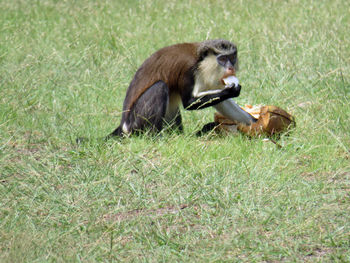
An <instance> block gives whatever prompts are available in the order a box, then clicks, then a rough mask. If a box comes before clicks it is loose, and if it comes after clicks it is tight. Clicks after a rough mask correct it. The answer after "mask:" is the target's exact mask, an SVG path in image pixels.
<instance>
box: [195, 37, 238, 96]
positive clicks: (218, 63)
mask: <svg viewBox="0 0 350 263" xmlns="http://www.w3.org/2000/svg"><path fill="white" fill-rule="evenodd" d="M197 52H198V57H199V60H200V61H199V64H198V71H197V74H198V76H199V77H200V79H201V81H202V82H203V84H204V85H205V86H206V87H207V88H209V89H217V88H219V87H220V86H221V87H222V86H223V85H225V83H224V81H223V79H225V78H227V77H229V76H235V75H236V71H237V70H238V58H237V47H236V46H235V45H234V44H233V43H231V42H230V41H227V40H223V39H215V40H207V41H204V42H201V43H200V45H199V47H198V50H197Z"/></svg>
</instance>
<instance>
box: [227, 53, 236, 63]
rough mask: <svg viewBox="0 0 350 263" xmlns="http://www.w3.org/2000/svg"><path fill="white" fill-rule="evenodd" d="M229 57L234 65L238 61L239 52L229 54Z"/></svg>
mask: <svg viewBox="0 0 350 263" xmlns="http://www.w3.org/2000/svg"><path fill="white" fill-rule="evenodd" d="M227 59H228V60H229V61H230V62H231V64H232V65H235V64H236V62H237V54H236V53H232V54H229V55H227Z"/></svg>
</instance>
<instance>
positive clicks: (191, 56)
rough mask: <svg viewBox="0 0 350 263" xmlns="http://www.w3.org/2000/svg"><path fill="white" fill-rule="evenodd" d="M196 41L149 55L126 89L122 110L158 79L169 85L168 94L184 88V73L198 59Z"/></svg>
mask: <svg viewBox="0 0 350 263" xmlns="http://www.w3.org/2000/svg"><path fill="white" fill-rule="evenodd" d="M198 46H199V44H198V43H183V44H177V45H173V46H169V47H165V48H162V49H160V50H158V51H157V52H156V53H154V54H153V55H151V56H150V57H149V58H148V59H147V60H146V61H145V62H144V63H143V64H142V65H141V67H140V68H139V69H138V71H137V72H136V74H135V76H134V79H133V80H132V82H131V83H130V87H132V88H130V87H129V89H128V91H127V94H126V98H125V102H124V107H123V108H124V111H129V110H130V109H131V108H132V106H133V105H134V103H135V102H136V101H137V100H138V98H139V97H140V96H141V95H142V94H143V93H144V92H145V91H146V90H147V89H148V88H149V87H150V86H151V85H153V84H154V83H155V82H157V81H158V80H162V81H164V82H165V83H166V84H167V85H168V87H169V93H170V96H171V95H172V93H174V92H176V91H180V92H179V93H181V91H183V90H184V88H185V86H186V82H187V81H188V80H187V77H186V73H188V71H189V70H191V68H192V67H194V66H195V65H196V63H197V61H198V59H199V54H198V53H197V50H198Z"/></svg>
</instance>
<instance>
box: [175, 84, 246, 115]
mask: <svg viewBox="0 0 350 263" xmlns="http://www.w3.org/2000/svg"><path fill="white" fill-rule="evenodd" d="M209 92H210V93H209ZM240 92H241V86H240V85H237V86H236V87H230V88H224V89H222V90H219V91H218V92H213V91H208V92H206V94H207V95H203V96H199V97H190V98H189V99H186V100H183V101H182V103H183V105H184V108H185V109H186V110H199V109H204V108H207V107H210V106H213V105H216V104H218V103H220V102H222V101H224V100H227V99H230V98H234V97H238V96H239V94H240Z"/></svg>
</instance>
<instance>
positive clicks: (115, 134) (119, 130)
mask: <svg viewBox="0 0 350 263" xmlns="http://www.w3.org/2000/svg"><path fill="white" fill-rule="evenodd" d="M123 136H124V133H123V130H122V126H121V125H119V126H118V128H116V129H115V130H114V131H113V132H112V133H110V134H108V135H107V136H106V137H105V138H104V139H105V141H108V140H109V139H111V138H113V137H123Z"/></svg>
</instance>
